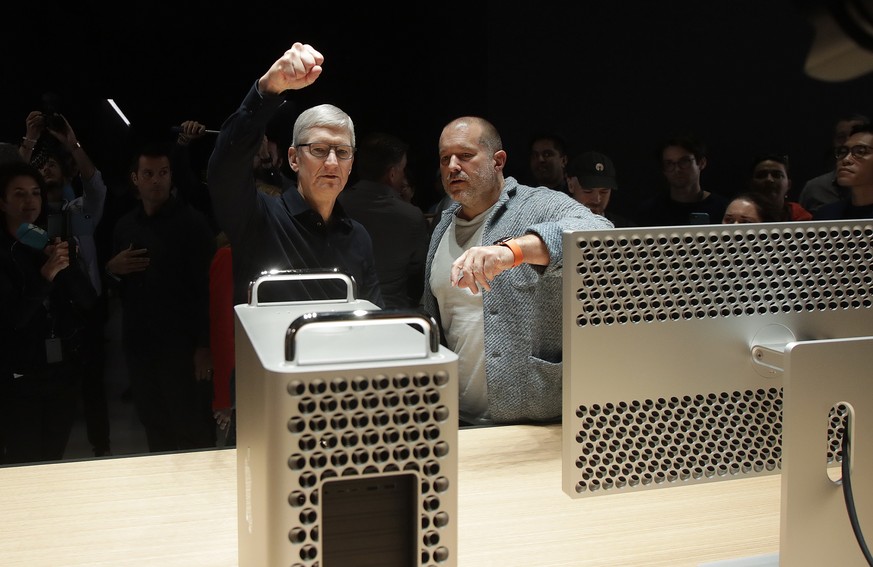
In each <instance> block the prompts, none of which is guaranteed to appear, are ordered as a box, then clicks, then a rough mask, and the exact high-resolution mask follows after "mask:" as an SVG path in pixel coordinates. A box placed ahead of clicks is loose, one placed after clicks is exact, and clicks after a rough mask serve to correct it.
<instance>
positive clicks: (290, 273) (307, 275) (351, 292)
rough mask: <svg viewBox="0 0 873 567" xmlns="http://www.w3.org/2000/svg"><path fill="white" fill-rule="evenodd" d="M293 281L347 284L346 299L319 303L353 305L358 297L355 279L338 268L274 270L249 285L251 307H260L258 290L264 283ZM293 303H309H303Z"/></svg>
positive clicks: (325, 300)
mask: <svg viewBox="0 0 873 567" xmlns="http://www.w3.org/2000/svg"><path fill="white" fill-rule="evenodd" d="M291 280H342V281H344V282H346V288H347V293H346V297H345V299H319V300H318V301H317V303H339V302H345V303H351V302H353V301H354V300H355V296H356V295H357V285H356V284H355V278H353V277H352V276H350V275H349V274H346V273H344V272H341V271H339V269H338V268H332V269H325V268H299V269H293V270H272V271H269V272H262V273H261V275H260V276H259V277H258V278H257V279H256V280H254V281H253V282H250V283H249V305H251V306H253V307H254V306H257V305H259V303H258V288H259V287H260V286H261V284H262V283H264V282H281V281H291ZM293 303H307V302H306V301H302V302H293Z"/></svg>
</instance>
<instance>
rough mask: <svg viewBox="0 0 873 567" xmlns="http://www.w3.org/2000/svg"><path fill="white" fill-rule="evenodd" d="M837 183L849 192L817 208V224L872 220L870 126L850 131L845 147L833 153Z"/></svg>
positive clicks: (872, 136) (872, 146)
mask: <svg viewBox="0 0 873 567" xmlns="http://www.w3.org/2000/svg"><path fill="white" fill-rule="evenodd" d="M834 157H835V158H836V160H837V178H836V179H837V183H839V184H840V186H842V187H846V188H848V190H849V194H848V195H847V196H845V197H843V198H842V199H840V200H838V201H834V202H832V203H828V204H826V205H822V206H821V207H819V208H818V209H817V210H816V212H815V215H814V218H815V219H816V220H842V219H870V218H873V124H871V123H870V122H865V123H862V124H856V125H855V126H854V127H852V133H851V134H850V135H849V137H848V139H847V140H846V143H845V145H843V146H839V147H838V148H837V149H836V150H835V151H834Z"/></svg>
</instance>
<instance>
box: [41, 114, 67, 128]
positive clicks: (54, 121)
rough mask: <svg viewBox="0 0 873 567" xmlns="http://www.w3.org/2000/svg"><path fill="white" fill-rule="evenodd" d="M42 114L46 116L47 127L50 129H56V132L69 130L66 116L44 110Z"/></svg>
mask: <svg viewBox="0 0 873 567" xmlns="http://www.w3.org/2000/svg"><path fill="white" fill-rule="evenodd" d="M42 115H43V117H44V118H45V127H46V128H48V129H49V130H54V131H55V132H65V131H66V130H67V123H66V121H65V120H64V117H63V116H61V115H60V114H58V113H57V112H53V113H51V114H49V113H47V112H43V113H42Z"/></svg>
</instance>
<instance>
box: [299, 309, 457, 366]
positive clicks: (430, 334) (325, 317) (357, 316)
mask: <svg viewBox="0 0 873 567" xmlns="http://www.w3.org/2000/svg"><path fill="white" fill-rule="evenodd" d="M398 323H406V324H412V325H418V326H420V327H421V329H422V331H424V340H425V344H426V345H427V347H428V348H429V350H430V353H431V354H436V353H437V352H439V348H440V330H439V327H438V326H437V322H436V319H434V318H433V317H431V316H430V315H427V314H425V313H422V312H420V311H410V310H402V309H388V310H376V311H367V310H364V309H358V310H356V311H325V312H319V313H315V312H313V313H306V314H305V315H301V316H300V317H298V318H297V319H295V320H294V321H292V322H291V324H290V325H289V326H288V331H287V332H286V333H285V360H286V361H287V362H294V357H295V356H296V344H295V341H296V339H297V336H298V335H299V334H300V331H301V330H302V329H303V328H304V327H310V326H312V325H324V326H337V327H340V326H342V327H347V326H362V325H394V324H398Z"/></svg>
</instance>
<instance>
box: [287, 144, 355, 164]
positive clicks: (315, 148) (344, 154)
mask: <svg viewBox="0 0 873 567" xmlns="http://www.w3.org/2000/svg"><path fill="white" fill-rule="evenodd" d="M297 147H298V148H309V153H310V154H311V155H312V157H314V158H318V159H327V156H329V155H330V152H331V150H333V153H334V154H335V155H336V159H341V160H349V159H352V156H353V155H355V148H353V147H352V146H347V145H344V144H297Z"/></svg>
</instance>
